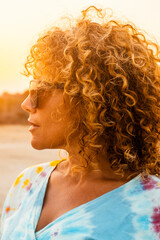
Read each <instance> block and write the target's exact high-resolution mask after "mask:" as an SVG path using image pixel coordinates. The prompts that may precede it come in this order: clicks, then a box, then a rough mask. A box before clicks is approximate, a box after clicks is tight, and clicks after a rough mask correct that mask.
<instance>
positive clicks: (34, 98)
mask: <svg viewBox="0 0 160 240" xmlns="http://www.w3.org/2000/svg"><path fill="white" fill-rule="evenodd" d="M29 94H30V99H31V105H32V107H33V108H36V107H37V105H38V94H37V90H36V89H34V90H30V93H29Z"/></svg>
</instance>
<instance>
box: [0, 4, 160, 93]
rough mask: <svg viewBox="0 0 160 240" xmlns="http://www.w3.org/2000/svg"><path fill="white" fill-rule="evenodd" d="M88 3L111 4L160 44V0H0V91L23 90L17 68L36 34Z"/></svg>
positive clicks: (24, 85) (25, 81) (23, 80)
mask: <svg viewBox="0 0 160 240" xmlns="http://www.w3.org/2000/svg"><path fill="white" fill-rule="evenodd" d="M89 5H95V6H96V7H98V8H104V7H105V8H111V9H112V10H113V12H114V15H116V16H118V17H119V18H123V19H124V18H125V19H129V20H130V21H132V22H134V23H135V24H136V25H137V26H138V27H139V28H141V29H144V30H146V31H147V32H148V33H149V34H150V35H151V37H152V38H153V37H154V38H156V39H157V42H158V43H159V44H160V25H159V23H160V14H159V10H160V0H56V1H55V0H27V1H24V0H4V1H1V2H0V93H2V92H3V91H8V92H22V91H24V90H25V89H26V88H27V87H28V79H27V78H26V77H24V76H23V75H21V74H20V72H22V71H23V64H24V62H25V58H26V56H27V54H28V52H29V49H30V47H31V46H32V44H33V43H34V41H35V40H36V38H37V37H38V34H39V33H40V32H41V31H43V30H44V29H45V28H47V27H49V26H51V25H52V24H53V23H54V21H55V20H57V19H59V18H60V17H63V16H65V15H67V14H72V15H73V16H77V15H80V12H81V10H83V9H85V8H87V7H88V6H89Z"/></svg>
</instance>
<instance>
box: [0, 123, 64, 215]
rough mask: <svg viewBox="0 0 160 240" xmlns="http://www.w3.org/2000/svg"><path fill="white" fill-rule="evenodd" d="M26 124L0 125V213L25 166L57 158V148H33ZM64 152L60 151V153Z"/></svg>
mask: <svg viewBox="0 0 160 240" xmlns="http://www.w3.org/2000/svg"><path fill="white" fill-rule="evenodd" d="M30 139H31V135H30V133H29V132H28V126H21V125H1V126H0V215H1V212H2V207H3V204H4V200H5V197H6V194H7V192H8V190H9V188H10V186H11V185H12V183H13V182H14V180H15V178H16V176H17V175H18V174H19V173H20V172H21V171H22V170H24V169H25V168H26V167H29V166H32V165H35V164H39V163H42V162H48V161H53V160H56V159H59V158H60V157H59V150H58V149H56V150H41V151H38V150H35V149H33V148H32V147H31V145H30ZM64 153H65V152H63V151H62V154H64Z"/></svg>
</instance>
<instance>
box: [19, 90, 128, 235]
mask: <svg viewBox="0 0 160 240" xmlns="http://www.w3.org/2000/svg"><path fill="white" fill-rule="evenodd" d="M60 105H61V107H60V110H61V112H62V118H61V120H59V118H58V117H57V114H56V110H57V107H59V106H60ZM21 106H22V108H23V109H24V110H25V111H27V112H28V113H29V122H30V123H31V122H32V123H34V124H35V125H36V126H34V125H33V124H31V127H30V129H29V131H30V132H31V145H32V147H33V148H35V149H38V150H41V149H47V148H52V149H65V150H66V151H67V152H68V156H69V157H68V159H67V160H65V161H62V162H61V163H59V164H58V165H57V166H56V168H55V169H54V171H53V172H52V173H51V175H50V178H49V182H48V186H47V189H46V193H45V197H44V202H43V207H42V210H41V215H40V218H39V221H38V223H37V227H36V231H38V230H40V229H42V228H43V227H45V226H46V225H47V224H49V223H50V222H52V221H54V220H55V219H57V218H58V217H60V216H61V215H63V214H64V213H66V212H68V211H69V210H71V209H73V208H75V207H78V206H80V205H81V204H84V203H86V202H88V201H91V200H93V199H95V198H97V197H99V196H101V195H102V194H105V193H107V192H110V191H112V190H113V189H115V188H117V187H120V186H121V185H123V184H124V183H126V180H125V179H120V177H119V176H117V175H115V174H114V172H113V171H112V169H111V168H110V166H109V163H107V161H106V156H105V155H103V153H99V154H98V156H97V159H98V160H99V161H100V162H101V168H100V169H99V170H92V169H89V170H88V171H86V172H85V171H83V172H80V173H78V174H77V175H75V176H74V175H71V167H72V165H71V162H72V163H73V162H74V163H76V164H78V163H79V162H80V155H79V154H78V152H79V147H78V144H77V142H78V141H77V138H78V135H77V136H75V138H74V139H72V144H71V146H72V147H70V149H67V148H66V141H65V134H64V133H65V131H66V126H67V122H68V121H69V120H70V119H67V117H66V110H67V107H68V105H67V104H66V105H65V104H64V103H63V91H62V90H55V91H54V92H53V93H52V94H51V93H50V94H49V95H48V96H46V97H45V98H43V101H41V102H40V104H39V106H38V108H36V109H34V108H32V105H31V101H30V96H28V97H27V98H26V99H25V100H24V102H23V103H22V105H21ZM51 113H52V114H51ZM51 116H52V117H51ZM72 117H73V116H72ZM71 160H72V161H71Z"/></svg>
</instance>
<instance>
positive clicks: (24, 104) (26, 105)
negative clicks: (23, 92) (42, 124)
mask: <svg viewBox="0 0 160 240" xmlns="http://www.w3.org/2000/svg"><path fill="white" fill-rule="evenodd" d="M21 108H22V109H23V110H24V111H27V112H32V113H33V112H35V111H36V109H35V108H33V107H32V105H31V100H30V95H28V96H27V97H26V99H24V101H23V102H22V104H21Z"/></svg>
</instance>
